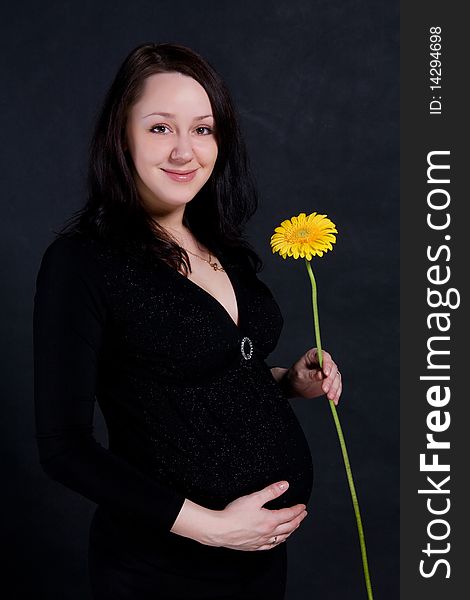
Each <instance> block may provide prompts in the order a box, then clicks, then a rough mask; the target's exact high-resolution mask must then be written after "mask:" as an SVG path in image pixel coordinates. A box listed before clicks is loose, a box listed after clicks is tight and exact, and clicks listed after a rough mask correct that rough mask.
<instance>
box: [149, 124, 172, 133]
mask: <svg viewBox="0 0 470 600" xmlns="http://www.w3.org/2000/svg"><path fill="white" fill-rule="evenodd" d="M162 129H168V127H167V126H166V125H154V126H153V127H152V128H151V129H150V131H156V132H157V133H165V132H164V131H162Z"/></svg>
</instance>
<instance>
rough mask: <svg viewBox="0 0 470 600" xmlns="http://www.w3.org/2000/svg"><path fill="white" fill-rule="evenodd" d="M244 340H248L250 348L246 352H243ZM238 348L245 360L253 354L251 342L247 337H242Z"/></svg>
mask: <svg viewBox="0 0 470 600" xmlns="http://www.w3.org/2000/svg"><path fill="white" fill-rule="evenodd" d="M245 342H248V344H249V346H250V350H249V352H248V354H247V353H246V352H245ZM240 350H241V352H242V356H243V358H244V359H245V360H250V358H251V357H252V356H253V342H252V341H251V340H250V338H249V337H246V336H245V337H244V338H243V339H242V341H241V344H240Z"/></svg>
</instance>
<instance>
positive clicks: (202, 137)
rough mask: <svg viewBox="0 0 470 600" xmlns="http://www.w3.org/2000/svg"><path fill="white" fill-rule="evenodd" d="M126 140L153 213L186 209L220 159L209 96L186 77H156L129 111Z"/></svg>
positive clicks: (138, 181) (140, 188) (139, 186)
mask: <svg viewBox="0 0 470 600" xmlns="http://www.w3.org/2000/svg"><path fill="white" fill-rule="evenodd" d="M126 141H127V147H128V150H129V152H130V155H131V157H132V160H133V163H134V178H135V181H136V185H137V189H138V191H139V194H140V196H141V198H142V200H143V202H144V204H145V207H146V209H147V211H148V212H150V214H154V215H159V214H166V213H168V212H171V211H173V210H176V209H178V208H181V207H183V208H184V205H185V204H187V203H188V202H189V201H190V200H192V199H193V198H194V196H195V195H196V194H197V192H198V191H199V190H200V189H201V188H202V186H203V185H204V184H205V183H206V181H207V180H208V179H209V177H210V175H211V173H212V171H213V168H214V165H215V161H216V159H217V143H216V139H215V121H214V117H213V116H212V107H211V103H210V100H209V97H208V95H207V93H206V91H205V90H204V88H203V87H202V86H201V85H200V84H199V83H198V82H197V81H196V80H195V79H193V78H192V77H188V76H187V75H183V74H182V73H178V72H172V73H158V74H156V75H151V76H150V77H148V78H147V79H146V80H145V83H144V88H143V93H142V95H141V96H140V99H139V100H138V101H137V102H136V103H135V104H134V105H133V106H132V107H131V109H130V111H129V114H128V119H127V127H126ZM185 174H187V175H185Z"/></svg>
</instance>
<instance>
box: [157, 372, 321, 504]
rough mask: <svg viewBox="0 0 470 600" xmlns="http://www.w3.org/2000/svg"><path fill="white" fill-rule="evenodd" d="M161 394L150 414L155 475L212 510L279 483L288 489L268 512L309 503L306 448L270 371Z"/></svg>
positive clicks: (234, 375)
mask: <svg viewBox="0 0 470 600" xmlns="http://www.w3.org/2000/svg"><path fill="white" fill-rule="evenodd" d="M162 392H163V395H162V396H161V398H162V399H164V402H162V403H161V404H160V414H158V413H155V414H154V415H153V416H151V417H150V418H149V415H152V413H151V412H147V422H148V424H149V425H150V426H151V427H152V429H153V434H152V435H153V439H155V440H158V441H157V442H156V443H155V444H154V445H153V459H152V460H151V464H152V465H153V468H154V474H155V475H156V476H158V477H159V478H160V479H163V480H165V481H166V482H167V484H170V485H173V486H174V487H175V488H177V489H178V490H179V491H180V492H182V493H183V494H185V495H186V497H188V498H189V499H190V500H193V501H194V502H196V503H198V504H201V505H202V506H205V507H207V508H211V509H213V510H221V509H223V508H224V507H225V506H226V505H227V504H228V503H229V502H231V501H232V500H235V499H236V498H238V497H240V496H243V495H246V494H250V493H252V492H255V491H258V490H260V489H262V488H264V487H266V486H267V485H269V484H272V483H275V482H276V481H280V480H286V481H288V482H289V488H288V490H287V491H286V492H284V493H283V494H282V495H281V496H279V497H278V498H276V499H274V500H271V501H269V502H268V503H266V504H265V505H264V506H265V507H266V508H269V509H275V508H283V507H286V506H292V505H294V504H297V503H300V502H302V503H304V504H307V502H308V500H309V498H310V495H311V491H312V484H313V467H312V458H311V454H310V448H309V445H308V442H307V440H306V438H305V435H304V432H303V430H302V427H301V425H300V423H299V421H298V419H297V417H296V415H295V413H294V411H293V410H292V407H291V406H290V404H289V401H288V400H287V399H286V398H285V397H284V396H283V394H282V393H281V391H280V389H279V387H278V386H277V384H276V382H275V381H274V379H273V378H272V376H271V375H270V373H268V374H266V373H265V372H264V371H261V372H257V373H253V372H251V371H250V372H248V371H247V372H245V373H240V372H238V371H234V372H232V373H231V374H230V375H227V374H226V375H225V377H224V379H223V381H214V382H213V383H212V384H211V385H210V386H204V387H198V386H191V387H184V386H180V387H179V388H178V389H175V387H174V386H173V387H171V388H167V389H166V390H162ZM162 407H164V412H165V415H162V414H161V410H162Z"/></svg>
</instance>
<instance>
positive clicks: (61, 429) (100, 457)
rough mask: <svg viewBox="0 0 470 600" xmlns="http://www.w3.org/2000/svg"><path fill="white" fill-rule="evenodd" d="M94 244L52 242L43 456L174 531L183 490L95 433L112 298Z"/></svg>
mask: <svg viewBox="0 0 470 600" xmlns="http://www.w3.org/2000/svg"><path fill="white" fill-rule="evenodd" d="M98 267H99V265H98V264H97V263H96V259H95V257H94V256H93V254H92V252H91V251H90V249H89V248H87V247H86V246H84V245H83V244H81V243H80V242H79V241H77V240H74V239H67V238H59V239H56V240H55V241H54V242H52V243H51V244H50V245H49V246H48V248H47V249H46V251H45V253H44V255H43V258H42V261H41V265H40V268H39V271H38V274H37V279H36V292H35V296H34V310H33V351H34V406H35V419H36V439H37V445H38V450H39V460H40V464H41V466H42V468H43V470H44V471H45V473H46V474H47V475H48V476H49V477H51V478H52V479H54V480H56V481H58V482H60V483H61V484H63V485H65V486H67V487H68V488H70V489H72V490H74V491H76V492H78V493H79V494H81V495H82V496H84V497H86V498H88V499H89V500H92V501H93V502H95V503H97V504H104V505H107V506H109V507H111V508H114V509H118V510H120V511H121V512H125V513H127V514H129V515H130V516H133V517H135V518H136V519H139V520H140V519H142V520H146V521H147V522H148V523H149V525H150V526H154V527H156V528H157V529H160V530H165V531H169V530H170V529H171V527H172V525H173V523H174V521H175V520H176V517H177V516H178V513H179V511H180V510H181V507H182V505H183V503H184V499H185V498H184V496H182V495H181V494H179V493H177V492H175V491H174V490H172V489H169V488H168V487H166V486H164V485H161V484H159V483H158V482H157V481H155V480H153V479H151V478H150V477H149V476H147V475H145V474H144V473H141V472H140V471H138V470H136V469H135V468H134V466H132V465H130V464H129V463H127V462H126V461H124V460H123V459H121V458H120V457H118V456H116V455H114V454H113V453H112V452H111V451H110V450H108V449H105V448H104V447H103V446H102V445H101V444H99V443H98V441H97V440H96V439H95V438H94V437H93V413H94V405H95V400H96V398H95V387H96V381H97V371H98V365H99V356H100V349H101V348H102V344H103V339H104V334H105V328H106V323H107V319H108V305H107V301H106V294H105V288H104V283H103V277H102V273H101V272H100V270H99V268H98Z"/></svg>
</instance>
